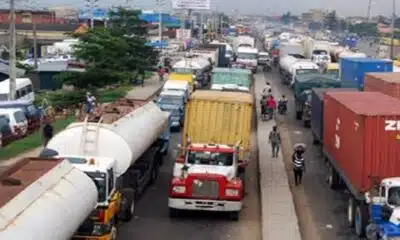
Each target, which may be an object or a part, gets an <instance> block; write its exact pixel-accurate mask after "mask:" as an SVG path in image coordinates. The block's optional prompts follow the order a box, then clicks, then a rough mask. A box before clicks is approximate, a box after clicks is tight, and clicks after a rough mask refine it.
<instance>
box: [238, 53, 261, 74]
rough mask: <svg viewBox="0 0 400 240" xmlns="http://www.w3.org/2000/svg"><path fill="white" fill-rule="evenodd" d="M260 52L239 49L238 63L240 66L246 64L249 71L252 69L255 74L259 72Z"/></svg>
mask: <svg viewBox="0 0 400 240" xmlns="http://www.w3.org/2000/svg"><path fill="white" fill-rule="evenodd" d="M257 59H258V50H257V49H256V48H251V47H239V48H238V50H237V58H236V62H237V63H239V64H245V65H246V68H247V69H250V70H251V71H252V72H253V73H256V72H257V66H258V60H257Z"/></svg>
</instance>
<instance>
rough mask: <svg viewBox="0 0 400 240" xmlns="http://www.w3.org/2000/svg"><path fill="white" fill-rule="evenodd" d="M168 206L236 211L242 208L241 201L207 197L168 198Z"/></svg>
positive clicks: (186, 208) (214, 210) (198, 209)
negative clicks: (209, 198)
mask: <svg viewBox="0 0 400 240" xmlns="http://www.w3.org/2000/svg"><path fill="white" fill-rule="evenodd" d="M168 207H169V208H172V209H177V210H191V211H212V212H237V211H240V210H241V209H242V202H240V201H221V200H207V199H182V198H168Z"/></svg>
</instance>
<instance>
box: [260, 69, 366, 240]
mask: <svg viewBox="0 0 400 240" xmlns="http://www.w3.org/2000/svg"><path fill="white" fill-rule="evenodd" d="M266 79H267V80H268V81H269V82H271V85H272V87H273V91H276V92H280V93H281V94H285V95H286V96H287V97H288V99H289V105H288V111H289V112H288V114H287V115H286V116H284V117H282V116H279V117H278V122H280V123H281V124H279V129H280V131H281V133H282V139H283V150H284V151H283V152H284V157H285V163H286V165H287V169H288V174H289V179H290V185H291V188H292V193H293V195H294V200H295V206H296V210H297V214H298V217H299V222H300V228H301V230H302V236H303V239H307V240H313V239H312V238H311V237H308V236H314V234H313V233H312V232H313V231H316V234H317V235H318V238H315V239H324V240H356V239H359V238H357V237H355V236H354V235H353V233H352V230H351V229H349V228H348V227H347V225H346V222H347V220H346V219H347V214H346V211H347V195H346V193H345V192H343V191H342V192H340V191H333V190H331V189H330V188H329V187H328V185H327V181H326V180H327V175H326V171H327V168H326V165H325V163H324V160H323V158H322V155H321V151H320V149H319V147H318V146H314V145H313V144H312V134H311V131H310V130H309V129H306V128H304V127H303V125H302V123H301V122H300V121H297V120H295V114H294V97H293V92H292V91H291V90H290V89H289V88H288V87H287V86H283V85H282V84H280V78H279V74H278V73H277V70H276V69H274V71H273V72H272V73H267V74H266ZM299 142H302V143H306V144H307V146H308V149H307V152H306V155H305V159H306V162H307V172H306V174H305V177H304V181H303V184H302V185H301V186H298V187H295V186H294V184H293V178H292V176H291V175H292V170H291V169H292V165H291V160H290V154H291V153H292V146H293V144H295V143H299ZM305 236H307V237H308V238H307V237H306V238H304V237H305Z"/></svg>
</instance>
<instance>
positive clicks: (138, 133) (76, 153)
mask: <svg viewBox="0 0 400 240" xmlns="http://www.w3.org/2000/svg"><path fill="white" fill-rule="evenodd" d="M169 117H170V114H169V113H168V112H163V111H161V109H160V108H159V107H158V106H157V105H156V104H155V103H153V102H152V101H150V102H147V101H139V100H128V99H120V100H117V101H116V102H114V103H111V104H108V105H106V106H105V107H103V108H101V109H99V111H98V114H94V115H93V117H92V118H88V117H86V118H85V120H84V121H83V122H77V123H72V124H71V125H69V126H68V127H67V128H66V129H65V130H63V131H61V132H59V133H58V134H57V135H55V136H54V137H53V138H52V139H51V140H50V141H49V143H48V145H47V150H49V149H50V150H51V151H54V152H55V155H56V156H54V157H56V158H62V159H66V160H68V161H69V162H70V163H71V164H72V165H74V167H75V168H76V169H79V170H80V171H82V172H83V173H85V174H86V175H87V176H88V177H90V179H91V180H92V181H93V182H94V183H95V184H96V187H97V194H98V196H97V198H98V200H97V207H96V209H95V211H93V212H92V213H91V214H90V215H88V216H87V219H86V221H85V222H84V223H83V224H82V225H81V226H80V228H79V229H78V230H77V232H76V233H75V235H74V237H73V239H98V240H100V239H101V240H103V239H107V240H108V239H115V236H116V232H117V223H118V222H119V221H120V220H123V221H129V220H130V219H131V218H132V216H133V213H134V210H135V203H136V201H137V200H138V199H139V197H140V196H141V195H142V194H143V193H144V191H145V189H146V187H147V186H149V185H150V184H152V183H154V182H155V181H156V179H157V176H158V173H159V166H160V165H161V164H162V161H163V156H164V155H165V154H166V153H167V151H168V144H169V142H168V141H169V134H165V133H166V132H169V131H170V126H168V123H169V122H170V121H169ZM78 196H79V194H78Z"/></svg>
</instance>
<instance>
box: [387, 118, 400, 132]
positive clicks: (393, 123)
mask: <svg viewBox="0 0 400 240" xmlns="http://www.w3.org/2000/svg"><path fill="white" fill-rule="evenodd" d="M399 130H400V121H398V120H386V121H385V131H399Z"/></svg>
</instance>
